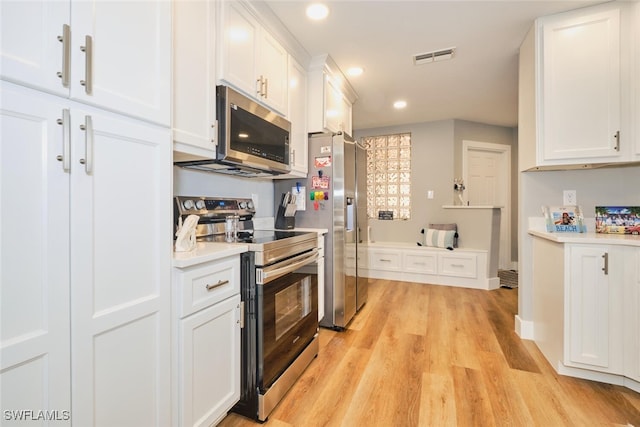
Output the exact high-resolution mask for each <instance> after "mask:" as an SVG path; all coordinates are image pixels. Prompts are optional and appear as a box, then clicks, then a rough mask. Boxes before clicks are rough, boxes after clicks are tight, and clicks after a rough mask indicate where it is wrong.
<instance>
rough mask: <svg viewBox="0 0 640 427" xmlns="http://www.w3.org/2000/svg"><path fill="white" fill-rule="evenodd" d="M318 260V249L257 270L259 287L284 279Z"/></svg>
mask: <svg viewBox="0 0 640 427" xmlns="http://www.w3.org/2000/svg"><path fill="white" fill-rule="evenodd" d="M317 260H318V248H314V249H313V250H311V251H309V252H305V253H304V254H302V255H298V256H296V257H293V258H290V259H288V260H286V261H283V262H280V263H277V264H275V265H274V266H271V267H265V268H257V269H256V283H257V284H258V285H264V284H266V283H269V282H270V281H272V280H274V279H277V278H278V277H282V276H284V275H285V274H289V273H291V272H294V271H296V270H297V269H299V268H300V267H303V266H305V265H307V264H311V263H313V262H316V261H317ZM283 264H285V265H283ZM273 267H277V268H273Z"/></svg>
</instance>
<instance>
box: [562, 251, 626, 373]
mask: <svg viewBox="0 0 640 427" xmlns="http://www.w3.org/2000/svg"><path fill="white" fill-rule="evenodd" d="M568 250H569V279H568V280H569V283H568V286H567V293H566V299H565V301H566V313H565V327H566V328H567V334H566V337H567V340H568V342H567V343H566V345H565V363H566V364H568V365H571V366H576V367H587V368H591V369H596V370H599V371H603V372H609V373H616V374H620V373H621V362H622V359H621V357H622V341H621V337H622V330H621V328H622V325H621V324H620V322H619V318H620V317H619V316H620V315H621V310H620V307H621V306H622V289H620V288H621V286H620V285H621V283H622V280H621V279H622V275H621V272H622V271H623V270H624V265H623V264H624V263H623V262H620V260H621V257H620V256H618V253H617V252H616V251H615V249H612V248H609V247H607V246H588V245H569V246H568ZM613 307H616V308H615V309H614V308H613Z"/></svg>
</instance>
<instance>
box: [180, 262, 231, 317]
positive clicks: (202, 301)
mask: <svg viewBox="0 0 640 427" xmlns="http://www.w3.org/2000/svg"><path fill="white" fill-rule="evenodd" d="M176 286H178V292H177V294H178V295H180V299H181V300H180V302H179V316H180V317H181V318H182V317H184V316H187V315H189V314H191V313H195V312H196V311H198V310H201V309H203V308H205V307H208V306H210V305H212V304H215V303H217V302H219V301H222V300H224V299H226V298H229V297H231V296H233V295H236V294H239V293H240V257H238V256H235V257H232V258H225V259H222V260H218V261H211V262H207V263H204V264H200V265H197V266H194V267H191V268H189V269H184V270H180V272H179V273H178V274H177V275H176Z"/></svg>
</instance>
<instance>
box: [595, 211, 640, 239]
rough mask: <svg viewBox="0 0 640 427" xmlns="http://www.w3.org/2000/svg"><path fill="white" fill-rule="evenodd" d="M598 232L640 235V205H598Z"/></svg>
mask: <svg viewBox="0 0 640 427" xmlns="http://www.w3.org/2000/svg"><path fill="white" fill-rule="evenodd" d="M596 233H604V234H631V235H634V236H637V235H640V206H596Z"/></svg>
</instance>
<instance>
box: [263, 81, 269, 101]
mask: <svg viewBox="0 0 640 427" xmlns="http://www.w3.org/2000/svg"><path fill="white" fill-rule="evenodd" d="M263 96H264V97H265V98H268V97H269V79H268V78H266V77H265V78H264V95H263Z"/></svg>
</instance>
